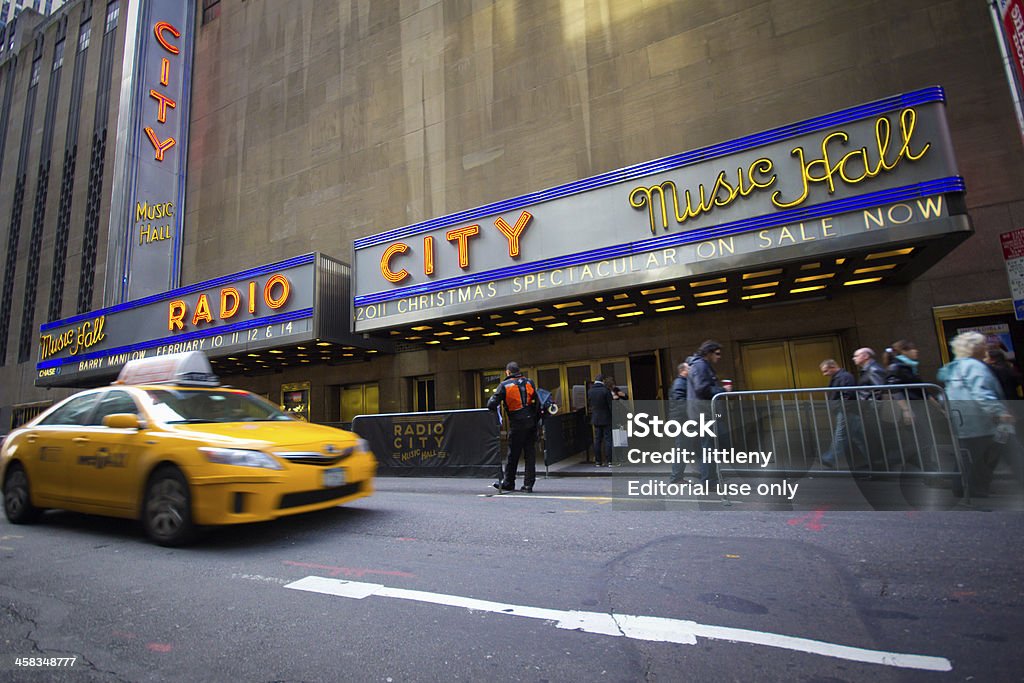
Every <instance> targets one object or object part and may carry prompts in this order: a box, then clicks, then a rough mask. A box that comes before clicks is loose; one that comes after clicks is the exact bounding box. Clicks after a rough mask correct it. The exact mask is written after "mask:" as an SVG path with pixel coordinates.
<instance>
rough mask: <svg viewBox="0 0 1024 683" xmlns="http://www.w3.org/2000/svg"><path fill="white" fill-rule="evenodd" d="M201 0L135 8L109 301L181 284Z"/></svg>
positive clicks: (129, 28) (114, 201)
mask: <svg viewBox="0 0 1024 683" xmlns="http://www.w3.org/2000/svg"><path fill="white" fill-rule="evenodd" d="M195 4H196V3H194V2H180V0H141V2H133V3H130V4H129V7H128V17H127V21H126V24H127V25H126V49H125V60H124V62H125V66H124V72H123V74H124V75H123V77H122V93H121V104H120V109H119V112H118V131H117V146H118V150H122V149H123V150H124V151H125V154H123V155H122V154H118V157H117V158H118V162H117V166H116V167H115V179H114V183H115V185H114V190H113V193H112V197H111V221H110V245H111V246H110V249H109V252H108V259H107V272H108V280H107V288H106V292H107V294H106V295H105V297H104V303H105V304H106V305H111V304H115V303H120V302H122V301H129V300H133V299H139V298H142V297H145V296H149V295H152V294H158V293H160V292H164V291H166V290H168V289H173V288H174V287H177V286H178V284H179V277H180V273H181V246H182V230H183V228H184V217H185V207H184V201H185V174H186V168H187V161H188V159H187V151H188V144H187V143H188V123H189V121H188V119H189V100H190V95H191V74H192V52H193V48H192V44H193V31H194V28H193V27H194V22H195ZM132 46H134V49H131V48H132Z"/></svg>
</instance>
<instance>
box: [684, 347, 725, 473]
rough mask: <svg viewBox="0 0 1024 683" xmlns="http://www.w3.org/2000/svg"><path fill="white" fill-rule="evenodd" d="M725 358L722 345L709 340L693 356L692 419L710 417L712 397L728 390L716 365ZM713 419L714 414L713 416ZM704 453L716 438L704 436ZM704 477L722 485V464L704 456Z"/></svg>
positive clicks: (689, 405)
mask: <svg viewBox="0 0 1024 683" xmlns="http://www.w3.org/2000/svg"><path fill="white" fill-rule="evenodd" d="M720 360H722V345H721V344H719V343H718V342H716V341H712V340H710V339H709V340H707V341H705V342H704V343H703V344H701V345H700V348H698V349H697V353H696V354H695V355H694V356H691V358H690V362H689V364H690V367H689V374H688V375H687V378H686V381H687V386H686V404H687V406H686V407H687V412H688V413H689V417H690V419H691V420H699V419H700V416H701V413H703V414H704V415H705V416H710V413H711V399H712V398H713V397H714V396H715V395H716V394H720V393H722V392H724V391H726V389H725V388H724V387H723V386H722V384H721V382H719V381H718V375H717V374H716V373H715V368H714V366H715V365H716V364H717V363H718V362H719V361H720ZM711 417H712V419H713V416H711ZM700 445H701V449H702V451H701V454H699V455H703V453H704V452H705V451H704V450H703V449H713V448H714V447H715V440H714V437H711V436H708V435H706V434H705V435H702V436H701V437H700ZM700 478H701V481H703V482H704V483H705V484H706V485H707V486H708V488H709V489H710V488H711V487H712V486H714V485H717V484H718V465H717V464H716V463H708V462H704V458H703V457H701V458H700Z"/></svg>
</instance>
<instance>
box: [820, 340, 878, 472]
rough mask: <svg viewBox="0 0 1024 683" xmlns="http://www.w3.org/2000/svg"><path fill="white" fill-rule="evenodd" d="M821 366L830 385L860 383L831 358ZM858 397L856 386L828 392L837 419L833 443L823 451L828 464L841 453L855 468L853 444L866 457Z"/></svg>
mask: <svg viewBox="0 0 1024 683" xmlns="http://www.w3.org/2000/svg"><path fill="white" fill-rule="evenodd" d="M820 368H821V374H823V375H825V376H826V377H828V378H829V382H828V385H829V387H833V388H835V387H854V386H857V381H856V380H855V379H854V378H853V375H852V374H850V373H849V372H847V371H846V370H845V369H843V368H841V367H839V364H838V363H836V362H835V361H834V360H833V359H831V358H829V359H827V360H823V361H821V365H820ZM856 401H857V392H856V391H854V390H853V389H851V390H849V391H830V392H828V407H829V410H831V411H832V415H833V416H834V419H835V422H834V426H835V431H833V432H832V443H831V444H830V445H829V447H828V450H827V451H825V452H824V453H822V454H821V464H822V465H824V466H825V467H828V468H830V469H832V468H834V467H835V466H836V464H837V463H838V461H839V454H840V453H841V454H842V455H843V457H844V458H846V462H847V463H848V464H849V466H850V469H851V470H852V469H855V467H854V464H853V463H854V456H853V453H852V452H851V451H850V449H851V447H852V448H854V449H856V450H857V451H858V453H859V454H860V457H861V459H862V462H866V461H867V452H868V447H867V443H866V442H865V440H864V426H863V423H862V422H861V419H860V412H859V410H858V407H857V404H856Z"/></svg>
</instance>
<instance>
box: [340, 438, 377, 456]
mask: <svg viewBox="0 0 1024 683" xmlns="http://www.w3.org/2000/svg"><path fill="white" fill-rule="evenodd" d="M359 451H362V452H363V453H368V452H369V451H370V442H369V441H367V440H366V439H356V442H355V445H352V446H349V447H348V448H343V449H342V451H341V457H343V458H347V457H348V456H350V455H352V454H353V453H356V452H359Z"/></svg>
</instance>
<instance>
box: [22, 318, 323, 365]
mask: <svg viewBox="0 0 1024 683" xmlns="http://www.w3.org/2000/svg"><path fill="white" fill-rule="evenodd" d="M312 317H313V309H312V308H303V309H301V310H298V311H291V312H289V313H280V314H278V315H272V316H267V317H265V318H256V319H254V320H246V321H243V322H237V323H233V324H231V325H225V326H224V327H217V328H214V329H212V330H196V331H195V332H187V333H185V334H182V335H179V336H176V337H164V338H162V339H147V340H146V341H144V342H139V343H138V344H130V345H128V346H118V347H116V348H113V349H104V350H103V351H93V352H92V353H86V354H84V355H81V356H71V357H68V358H52V359H50V360H44V361H42V362H40V363H36V370H45V369H46V368H52V367H56V366H61V365H71V364H74V363H80V362H82V361H87V360H91V359H93V358H103V357H105V356H114V355H117V354H119V353H131V352H132V351H141V350H143V349H151V348H153V347H156V346H163V345H164V344H181V343H184V342H189V341H193V340H196V339H202V338H204V337H215V336H217V335H219V334H220V335H223V334H231V333H232V332H241V331H242V330H250V329H252V328H254V327H263V326H264V325H277V324H279V323H287V322H294V321H296V320H304V319H306V318H312ZM232 353H234V351H232Z"/></svg>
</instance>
